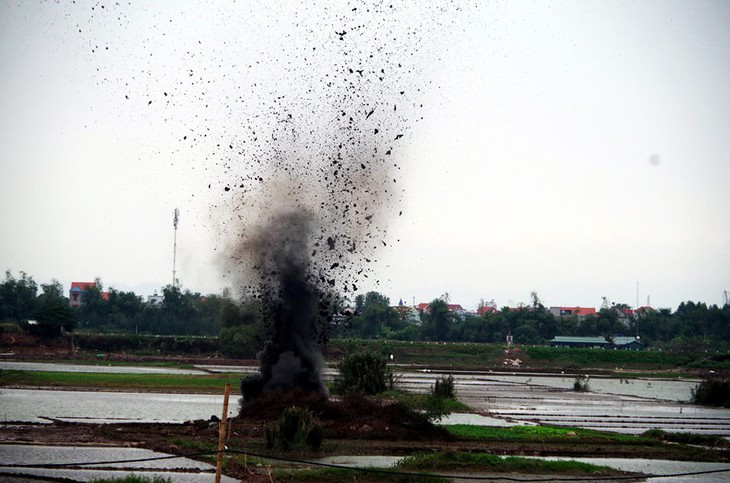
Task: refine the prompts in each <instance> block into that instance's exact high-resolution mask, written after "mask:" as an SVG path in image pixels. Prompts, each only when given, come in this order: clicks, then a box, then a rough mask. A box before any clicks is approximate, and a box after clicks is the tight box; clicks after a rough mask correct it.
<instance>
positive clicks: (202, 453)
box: [0, 449, 730, 483]
mask: <svg viewBox="0 0 730 483" xmlns="http://www.w3.org/2000/svg"><path fill="white" fill-rule="evenodd" d="M220 452H221V453H224V454H225V453H229V454H236V455H246V456H251V457H254V458H261V459H268V460H275V461H282V462H285V463H296V464H305V465H310V466H320V467H324V468H333V469H341V470H347V471H357V472H361V473H374V474H382V475H391V476H409V477H422V478H454V479H457V478H458V479H461V480H475V481H497V480H501V481H515V482H521V483H534V482H544V481H577V479H576V477H575V476H573V477H562V478H561V477H555V476H550V478H549V480H546V479H545V478H516V477H511V476H506V475H497V476H470V475H446V474H440V473H421V472H410V471H397V470H387V469H379V468H356V467H352V466H342V465H336V464H333V463H320V462H315V461H308V460H300V459H294V458H283V457H279V456H270V455H263V454H258V453H252V452H249V451H238V450H231V449H225V450H223V451H220ZM218 453H219V451H200V452H196V453H187V454H182V455H168V456H155V457H150V458H137V459H125V460H111V461H110V460H107V461H84V462H75V463H36V464H10V465H2V464H0V474H1V473H2V468H3V467H4V468H63V467H74V466H99V465H111V464H120V463H141V462H145V461H159V460H170V459H177V458H192V457H196V456H212V455H216V454H218ZM728 472H730V468H725V469H719V470H703V471H691V472H686V473H666V474H642V475H628V476H584V475H581V476H580V477H579V478H580V481H618V480H621V481H632V480H648V479H652V478H673V477H680V476H700V475H709V474H715V473H728Z"/></svg>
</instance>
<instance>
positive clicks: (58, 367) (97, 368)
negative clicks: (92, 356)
mask: <svg viewBox="0 0 730 483" xmlns="http://www.w3.org/2000/svg"><path fill="white" fill-rule="evenodd" d="M0 368H2V369H7V370H14V371H48V372H90V373H91V372H93V373H105V374H189V375H203V374H206V372H205V371H202V370H199V369H177V368H173V367H139V366H114V365H86V364H57V363H52V362H20V361H0Z"/></svg>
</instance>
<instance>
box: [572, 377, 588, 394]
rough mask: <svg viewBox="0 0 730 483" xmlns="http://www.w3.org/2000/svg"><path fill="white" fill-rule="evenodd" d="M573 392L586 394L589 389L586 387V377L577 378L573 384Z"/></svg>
mask: <svg viewBox="0 0 730 483" xmlns="http://www.w3.org/2000/svg"><path fill="white" fill-rule="evenodd" d="M573 390H574V391H575V392H588V391H590V390H591V388H590V387H589V386H588V376H577V377H576V378H575V381H574V382H573Z"/></svg>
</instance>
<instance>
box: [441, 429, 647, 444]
mask: <svg viewBox="0 0 730 483" xmlns="http://www.w3.org/2000/svg"><path fill="white" fill-rule="evenodd" d="M444 428H446V429H447V430H448V431H449V432H450V433H451V434H453V435H455V436H458V437H461V438H470V439H480V440H490V441H519V442H522V443H568V444H579V443H587V442H592V443H618V444H638V445H642V446H645V445H650V446H655V445H659V444H661V443H660V442H659V441H657V440H656V439H653V438H647V437H643V436H635V435H631V434H620V433H610V432H601V431H595V430H591V429H580V428H564V427H560V428H556V427H552V426H512V427H509V428H495V427H490V426H471V425H467V424H453V425H444Z"/></svg>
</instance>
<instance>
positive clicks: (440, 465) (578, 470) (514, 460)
mask: <svg viewBox="0 0 730 483" xmlns="http://www.w3.org/2000/svg"><path fill="white" fill-rule="evenodd" d="M399 467H400V468H403V469H409V470H416V469H418V470H429V471H435V470H439V471H443V470H488V471H490V472H496V473H530V474H569V475H599V474H609V473H611V474H613V473H615V470H613V469H611V468H609V467H607V466H597V465H592V464H588V463H580V462H578V461H571V460H566V461H562V460H557V461H546V460H541V459H533V458H522V457H517V456H509V457H506V458H503V457H501V456H497V455H493V454H488V453H464V452H444V453H422V454H417V455H413V456H408V457H406V458H405V459H404V460H403V461H402V462H401V463H400V465H399Z"/></svg>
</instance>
